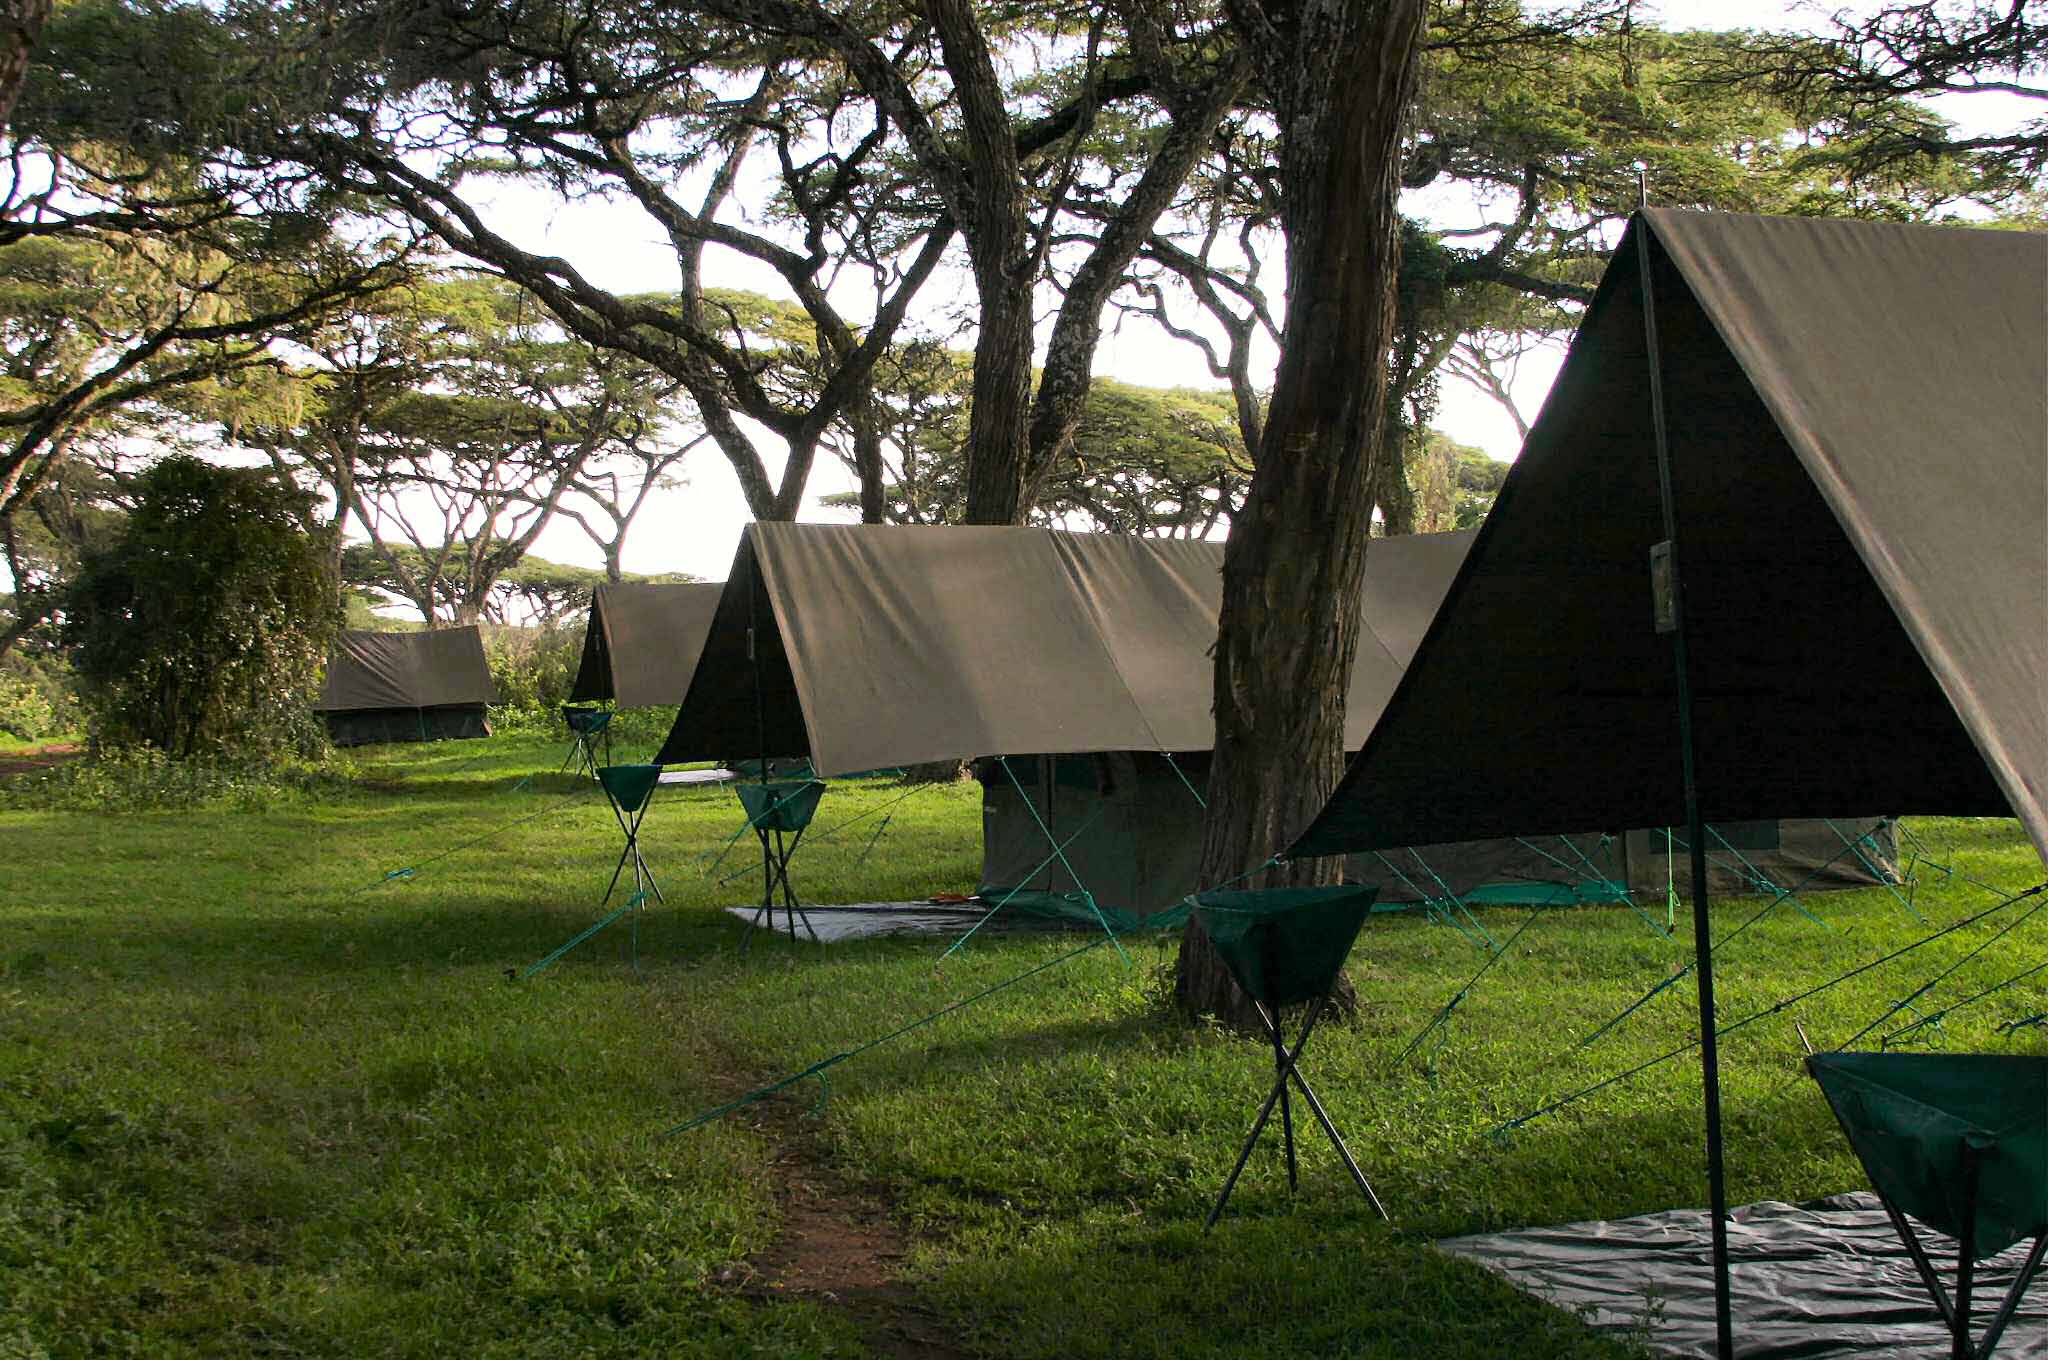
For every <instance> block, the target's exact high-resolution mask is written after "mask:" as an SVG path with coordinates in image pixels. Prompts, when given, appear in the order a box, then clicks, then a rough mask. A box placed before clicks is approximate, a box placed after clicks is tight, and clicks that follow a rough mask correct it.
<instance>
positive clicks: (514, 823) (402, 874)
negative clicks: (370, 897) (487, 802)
mask: <svg viewBox="0 0 2048 1360" xmlns="http://www.w3.org/2000/svg"><path fill="white" fill-rule="evenodd" d="M588 792H589V790H588V789H585V788H580V787H579V788H574V789H571V790H569V791H568V792H567V793H565V794H563V795H562V796H561V797H560V798H557V799H556V800H555V801H554V802H552V803H548V804H546V805H545V806H543V807H541V808H539V809H537V810H535V811H533V812H529V813H526V814H524V815H522V816H519V817H514V818H513V819H512V820H511V821H509V822H505V823H502V824H500V825H498V826H495V827H492V828H491V829H490V830H489V831H486V832H484V833H483V834H482V835H481V836H475V837H472V838H471V839H469V840H466V841H462V842H460V843H459V844H456V845H451V846H449V847H448V848H447V849H445V850H441V851H439V852H437V853H435V854H432V855H429V856H427V858H425V859H423V860H421V861H420V862H419V863H418V864H408V865H406V866H404V867H403V868H399V869H387V870H386V871H385V872H384V873H383V875H382V876H381V877H379V878H376V879H373V880H372V881H370V882H368V883H364V884H360V885H358V886H357V887H354V888H351V889H350V890H349V891H348V893H347V894H346V895H345V897H344V900H346V898H348V897H355V896H357V895H358V894H360V893H366V892H368V891H370V889H372V888H381V887H383V886H384V885H385V884H386V883H391V882H395V881H397V880H400V879H411V878H414V877H416V876H417V875H418V874H419V871H420V870H421V869H424V868H426V867H427V866H428V865H429V864H438V863H439V862H440V861H442V860H444V859H447V858H448V857H449V856H450V855H457V854H460V853H462V852H463V851H464V850H472V849H475V848H476V847H477V846H479V845H482V844H483V843H484V842H486V841H490V840H496V839H497V838H498V837H499V836H502V835H504V834H505V833H506V832H507V831H510V830H512V829H513V828H514V827H518V826H524V825H525V824H526V823H528V822H531V821H536V820H538V819H539V818H542V817H545V816H547V815H548V814H549V813H550V812H554V811H556V810H558V809H559V808H560V807H561V806H562V804H564V803H566V802H568V801H569V800H570V799H572V798H580V797H582V796H583V795H584V794H586V793H588Z"/></svg>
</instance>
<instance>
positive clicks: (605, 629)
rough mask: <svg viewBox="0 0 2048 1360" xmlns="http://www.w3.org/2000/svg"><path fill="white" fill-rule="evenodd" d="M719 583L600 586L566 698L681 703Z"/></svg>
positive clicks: (637, 704)
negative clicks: (574, 678) (578, 661)
mask: <svg viewBox="0 0 2048 1360" xmlns="http://www.w3.org/2000/svg"><path fill="white" fill-rule="evenodd" d="M724 589H725V587H724V585H723V583H720V582H713V583H711V584H708V585H707V584H703V583H699V582H688V583H685V584H680V585H669V584H639V583H623V584H613V583H610V582H607V583H606V584H604V585H601V586H599V587H598V588H597V589H596V591H595V592H593V593H592V595H591V600H590V621H589V623H588V624H586V625H585V627H584V632H583V659H582V663H581V664H580V665H579V666H578V667H577V668H576V683H575V684H574V685H573V686H572V687H571V688H570V691H569V698H570V699H571V700H573V701H575V702H577V703H602V702H603V701H605V700H611V701H612V702H613V703H616V704H617V705H618V706H619V707H620V708H659V707H664V706H667V705H671V704H679V703H681V702H682V701H683V695H684V694H686V693H687V692H688V691H689V688H690V677H691V676H692V675H693V674H695V673H696V670H697V657H698V655H699V654H700V653H701V652H702V651H703V649H704V636H705V634H706V633H708V632H709V631H710V630H711V619H712V615H713V614H714V613H715V612H716V611H717V609H718V597H719V595H720V593H721V592H722V591H723V590H724Z"/></svg>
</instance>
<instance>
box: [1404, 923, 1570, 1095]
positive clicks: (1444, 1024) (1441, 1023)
mask: <svg viewBox="0 0 2048 1360" xmlns="http://www.w3.org/2000/svg"><path fill="white" fill-rule="evenodd" d="M1540 915H1542V909H1541V908H1538V907H1531V908H1530V909H1529V915H1528V918H1527V919H1526V920H1524V921H1523V922H1522V924H1521V925H1519V926H1517V927H1516V928H1515V933H1514V934H1512V935H1510V936H1508V939H1507V943H1506V944H1504V945H1502V946H1501V947H1500V948H1499V949H1497V950H1495V951H1494V952H1493V953H1492V954H1490V955H1488V956H1487V960H1486V962H1485V963H1483V964H1481V965H1479V971H1478V972H1476V973H1474V974H1473V975H1472V976H1471V977H1470V978H1469V979H1467V980H1466V982H1465V985H1464V986H1462V987H1460V988H1459V989H1458V990H1457V991H1456V992H1455V993H1453V994H1452V996H1451V999H1450V1000H1449V1001H1446V1002H1444V1004H1443V1005H1441V1006H1439V1007H1438V1008H1437V1012H1436V1014H1435V1015H1433V1016H1431V1017H1430V1018H1429V1023H1428V1024H1426V1025H1424V1026H1423V1027H1422V1029H1421V1030H1420V1031H1418V1032H1417V1033H1416V1035H1415V1037H1414V1038H1413V1039H1410V1040H1409V1041H1408V1047H1406V1048H1404V1049H1402V1050H1401V1056H1400V1057H1398V1058H1396V1059H1394V1061H1393V1063H1392V1064H1391V1065H1390V1066H1389V1067H1388V1069H1387V1070H1388V1072H1389V1073H1390V1074H1391V1073H1392V1072H1394V1071H1395V1070H1397V1069H1398V1068H1399V1067H1400V1066H1401V1064H1403V1063H1405V1062H1407V1061H1408V1058H1409V1055H1411V1054H1412V1053H1414V1052H1415V1050H1416V1049H1417V1048H1419V1047H1421V1045H1422V1042H1423V1040H1425V1039H1427V1038H1429V1036H1430V1035H1431V1034H1435V1033H1439V1032H1441V1035H1442V1038H1441V1039H1440V1040H1439V1042H1438V1043H1437V1045H1436V1048H1435V1049H1433V1050H1432V1051H1431V1053H1430V1059H1429V1064H1428V1070H1429V1072H1430V1074H1431V1075H1434V1074H1435V1070H1436V1054H1437V1053H1439V1052H1442V1051H1443V1047H1444V1044H1445V1043H1448V1042H1449V1040H1450V1029H1451V1018H1452V1016H1453V1014H1454V1013H1455V1012H1456V1011H1457V1009H1458V1007H1460V1006H1462V1005H1463V1004H1465V998H1466V997H1468V996H1470V995H1471V994H1472V989H1473V987H1475V986H1477V985H1478V983H1479V979H1481V978H1483V977H1485V976H1486V975H1487V973H1488V972H1489V971H1491V970H1492V968H1493V965H1495V964H1496V963H1499V962H1500V961H1501V960H1502V959H1504V958H1506V957H1507V954H1508V951H1509V950H1510V949H1513V948H1514V947H1515V941H1516V940H1519V939H1521V938H1522V932H1523V931H1525V930H1527V929H1528V928H1529V927H1530V926H1532V925H1534V924H1536V918H1537V917H1538V916H1540Z"/></svg>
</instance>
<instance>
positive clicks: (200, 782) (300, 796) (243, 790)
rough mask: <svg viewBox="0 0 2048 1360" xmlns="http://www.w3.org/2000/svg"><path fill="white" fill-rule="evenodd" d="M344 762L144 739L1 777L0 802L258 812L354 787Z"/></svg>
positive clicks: (73, 808)
mask: <svg viewBox="0 0 2048 1360" xmlns="http://www.w3.org/2000/svg"><path fill="white" fill-rule="evenodd" d="M350 769H351V767H350V766H348V765H347V764H346V763H345V762H337V761H332V760H322V761H302V760H283V761H266V760H258V759H251V758H228V757H215V758H208V757H203V756H196V757H193V758H190V759H185V760H173V759H171V758H170V757H169V756H167V755H165V754H164V753H163V752H162V751H159V750H157V749H156V748H154V747H149V746H127V747H121V748H117V749H112V750H108V751H104V752H102V753H101V754H100V755H98V756H97V757H95V758H94V759H91V760H74V761H68V762H66V763H64V764H61V765H53V766H51V767H50V768H49V769H47V770H37V771H35V772H33V773H30V774H22V775H16V776H14V777H13V778H10V779H6V780H0V808H20V809H24V810H33V811H38V812H44V811H58V810H62V811H69V812H153V811H165V810H169V809H181V808H195V807H226V808H229V809H231V810H234V811H240V812H261V811H264V810H266V809H270V808H275V807H276V806H277V805H278V804H279V803H282V802H288V801H301V800H331V799H333V798H337V797H342V796H346V795H349V794H351V793H353V792H354V791H355V785H354V783H353V782H352V781H351V779H350Z"/></svg>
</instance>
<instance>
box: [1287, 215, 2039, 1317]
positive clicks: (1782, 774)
mask: <svg viewBox="0 0 2048 1360" xmlns="http://www.w3.org/2000/svg"><path fill="white" fill-rule="evenodd" d="M2044 321H2048V237H2043V236H2039V235H2030V234H2024V233H2018V232H2004V231H1987V230H1972V229H1964V228H1954V227H1925V226H1900V225H1894V224H1883V223H1872V222H1855V221H1839V220H1821V219H1774V218H1758V217H1746V216H1737V215H1732V214H1731V215H1721V214H1694V213H1681V212H1672V211H1666V210H1654V209H1653V210H1649V211H1646V212H1644V213H1641V214H1638V216H1637V217H1636V218H1635V219H1634V220H1633V221H1632V222H1631V224H1630V226H1629V229H1628V232H1627V234H1626V235H1625V237H1624V239H1623V241H1622V242H1621V245H1620V247H1619V248H1618V249H1617V251H1616V252H1615V255H1614V258H1613V260H1612V262H1611V263H1610V265H1609V267H1608V269H1607V272H1606V274H1605V275H1604V276H1603V278H1602V280H1601V283H1600V287H1599V289H1598V291H1597V292H1596V294H1595V296H1594V300H1593V302H1592V304H1591V305H1590V306H1589V307H1588V309H1587V312H1586V315H1585V318H1584V320H1583V321H1582V322H1581V324H1580V327H1579V332H1578V335H1577V337H1576V338H1575V339H1574V341H1573V344H1572V348H1571V352H1570V354H1569V355H1568V356H1567V358H1566V361H1565V364H1564V367H1563V368H1562V370H1561V371H1560V372H1559V374H1558V377H1557V380H1556V383H1555V385H1554V386H1553V387H1552V389H1551V394H1550V397H1549V399H1548V401H1546V402H1545V404H1544V407H1543V411H1542V413H1541V414H1540V415H1539V416H1538V418H1537V421H1536V424H1535V425H1534V426H1533V427H1532V429H1531V430H1530V433H1529V437H1528V439H1527V441H1526V443H1525V444H1524V446H1523V452H1522V456H1521V458H1520V459H1519V460H1518V461H1517V462H1516V464H1515V467H1514V469H1513V471H1512V472H1510V473H1509V475H1508V477H1507V480H1506V482H1505V484H1504V485H1503V486H1502V488H1501V493H1500V496H1499V498H1498V500H1497V501H1496V502H1495V505H1494V508H1493V511H1492V513H1491V515H1490V516H1489V517H1488V519H1487V522H1486V524H1485V526H1484V527H1483V528H1482V529H1481V530H1480V533H1479V537H1478V539H1477V541H1476V542H1475V543H1474V544H1473V546H1472V551H1471V553H1470V554H1469V555H1468V556H1467V558H1466V560H1465V563H1464V566H1463V567H1462V568H1461V569H1460V571H1459V573H1458V577H1457V579H1456V580H1455V581H1454V582H1453V583H1452V585H1451V588H1450V591H1449V593H1448V594H1447V596H1446V598H1445V603H1444V607H1443V609H1442V610H1441V611H1440V612H1439V613H1438V615H1437V617H1436V619H1435V621H1434V622H1433V623H1432V624H1431V626H1430V629H1429V632H1428V634H1427V636H1426V637H1425V638H1424V640H1423V643H1422V646H1421V648H1420V649H1419V650H1418V652H1417V654H1416V656H1415V659H1414V661H1413V663H1412V664H1411V665H1410V667H1409V669H1408V672H1407V674H1406V676H1405V677H1404V678H1403V680H1402V682H1401V684H1400V686H1399V688H1398V689H1397V690H1396V691H1395V693H1394V695H1393V698H1392V699H1391V700H1390V701H1389V703H1388V705H1387V708H1386V711H1385V712H1384V713H1383V714H1382V715H1381V719H1380V722H1379V723H1378V724H1377V725H1376V727H1375V728H1374V730H1373V733H1372V735H1371V737H1370V738H1369V739H1368V740H1367V742H1366V744H1365V747H1364V749H1363V750H1361V751H1360V752H1359V754H1358V755H1357V757H1356V758H1354V760H1353V761H1352V763H1351V765H1350V767H1349V769H1348V770H1347V771H1346V773H1345V776H1344V778H1343V780H1342V781H1341V782H1340V784H1339V786H1338V788H1337V790H1336V792H1335V793H1334V795H1333V796H1332V798H1331V799H1330V801H1329V803H1328V804H1327V805H1326V806H1325V807H1324V809H1323V810H1322V811H1321V813H1319V814H1318V816H1317V817H1316V818H1315V819H1314V821H1313V822H1312V823H1311V824H1310V825H1309V826H1308V828H1307V829H1306V830H1305V831H1304V832H1303V833H1302V835H1301V836H1300V837H1299V839H1298V840H1297V842H1296V844H1295V845H1294V847H1293V848H1292V851H1291V853H1294V854H1299V855H1315V854H1333V853H1343V852H1347V851H1359V850H1371V849H1376V848H1383V847H1389V846H1399V845H1404V844H1413V843H1416V842H1422V841H1431V840H1445V839H1450V838H1476V837H1489V836H1499V835H1502V834H1506V833H1510V832H1515V833H1520V834H1527V833H1529V832H1531V831H1536V830H1541V829H1547V830H1551V831H1564V830H1569V829H1570V828H1572V827H1580V826H1598V825H1603V824H1611V823H1612V822H1613V821H1614V820H1616V819H1618V818H1621V817H1624V816H1626V817H1629V818H1631V819H1635V818H1636V817H1638V816H1639V815H1640V814H1642V813H1647V814H1648V820H1651V821H1654V822H1663V823H1667V824H1668V823H1678V822H1681V821H1684V820H1685V819H1687V817H1688V814H1689V812H1691V811H1694V810H1695V809H1696V811H1697V813H1698V814H1699V815H1700V816H1702V817H1704V819H1705V820H1707V821H1709V822H1729V821H1739V820H1748V819H1756V818H1766V817H1773V816H1782V815H1785V814H1788V813H1798V814H1804V815H1813V814H1816V813H1818V814H1822V815H1826V814H1829V813H1835V814H1853V812H1854V811H1855V809H1856V808H1857V807H1872V806H1875V807H1887V808H1894V809H1897V810H1899V811H1901V812H1927V813H1951V814H1957V815H1989V816H2001V815H2007V814H2011V815H2016V816H2017V817H2018V818H2019V820H2020V822H2021V823H2022V825H2023V826H2024V827H2025V828H2026V830H2027V833H2028V835H2029V836H2030V837H2031V838H2032V839H2033V842H2034V845H2035V848H2036V849H2037V850H2039V851H2040V852H2041V853H2042V855H2043V857H2044V858H2048V800H2044V780H2048V626H2044V625H2048V324H2044ZM1660 544H1667V545H1670V548H1669V556H1668V557H1667V558H1666V560H1667V561H1670V562H1675V571H1673V572H1671V573H1669V574H1670V575H1673V576H1675V578H1676V581H1677V582H1678V586H1679V591H1677V592H1671V593H1666V594H1663V595H1662V596H1661V598H1658V597H1653V593H1652V585H1653V579H1654V577H1653V565H1652V564H1653V558H1652V548H1653V547H1654V546H1656V545H1660ZM1660 551H1663V550H1660ZM1674 595H1675V604H1676V608H1675V609H1674V608H1671V607H1670V606H1671V605H1672V603H1673V602H1674V600H1673V597H1674ZM1660 614H1661V615H1663V616H1664V619H1665V620H1668V621H1669V622H1671V623H1672V624H1675V625H1676V626H1675V627H1674V628H1672V629H1671V630H1669V635H1668V636H1667V635H1664V634H1660V632H1659V631H1658V629H1657V627H1656V624H1657V622H1659V621H1660V620H1659V615H1660ZM1681 656H1682V657H1684V658H1685V663H1686V672H1685V683H1684V685H1683V686H1681V681H1680V675H1679V669H1678V665H1677V664H1676V662H1677V658H1679V657H1681ZM1475 677H1484V683H1485V684H1486V686H1487V687H1488V689H1489V691H1490V692H1491V693H1493V694H1497V695H1510V696H1512V697H1513V702H1511V703H1504V702H1493V703H1475V702H1471V700H1472V699H1473V697H1474V696H1473V693H1472V689H1473V686H1474V684H1475ZM1682 696H1683V697H1684V699H1685V702H1681V697H1682ZM1460 702H1462V703H1463V705H1464V708H1463V711H1465V712H1467V713H1469V715H1470V720H1469V721H1468V722H1467V723H1465V724H1463V725H1462V726H1461V727H1460V728H1459V729H1458V730H1457V731H1456V732H1455V733H1454V734H1448V735H1449V736H1450V737H1451V738H1452V739H1448V740H1447V733H1446V732H1445V730H1444V728H1443V725H1442V723H1441V722H1440V721H1439V719H1438V716H1437V715H1439V714H1441V713H1442V712H1443V711H1444V710H1445V707H1446V706H1447V705H1453V704H1459V703H1460ZM1688 738H1689V740H1688ZM1688 745H1689V747H1690V752H1691V758H1690V761H1689V767H1690V777H1688V769H1687V765H1688V762H1686V761H1685V760H1684V759H1683V757H1684V753H1685V747H1686V746H1688ZM1688 785H1690V786H1691V790H1692V797H1691V798H1690V799H1689V798H1688ZM1689 802H1691V803H1693V804H1694V808H1689V807H1688V803H1689ZM1694 938H1695V948H1694V963H1693V972H1694V975H1695V979H1696V981H1697V984H1698V986H1699V990H1700V993H1701V1010H1702V1012H1703V1013H1704V1014H1703V1020H1702V1024H1701V1031H1702V1034H1701V1056H1702V1066H1703V1072H1704V1077H1705V1080H1704V1093H1705V1102H1704V1103H1705V1111H1706V1129H1707V1137H1706V1142H1707V1149H1708V1166H1709V1187H1710V1194H1709V1198H1710V1201H1711V1204H1710V1209H1709V1212H1710V1215H1711V1217H1710V1226H1711V1227H1712V1230H1713V1237H1714V1243H1713V1245H1714V1257H1715V1275H1716V1280H1715V1286H1716V1287H1715V1294H1716V1300H1717V1312H1718V1314H1719V1328H1718V1330H1719V1332H1720V1335H1719V1337H1718V1339H1717V1350H1718V1351H1719V1353H1721V1354H1724V1355H1725V1354H1730V1353H1731V1352H1732V1345H1731V1342H1730V1331H1731V1329H1730V1326H1729V1309H1728V1300H1729V1296H1730V1289H1729V1280H1728V1269H1727V1260H1728V1253H1727V1245H1726V1238H1725V1212H1726V1203H1725V1190H1724V1184H1723V1180H1722V1176H1721V1166H1722V1154H1721V1146H1720V1121H1719V1104H1718V1101H1719V1096H1718V1076H1717V1070H1716V1058H1715V1053H1716V1048H1715V1020H1714V1007H1713V1001H1712V951H1711V948H1710V930H1709V927H1708V924H1707V918H1706V914H1705V912H1704V911H1701V912H1696V913H1695V920H1694Z"/></svg>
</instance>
